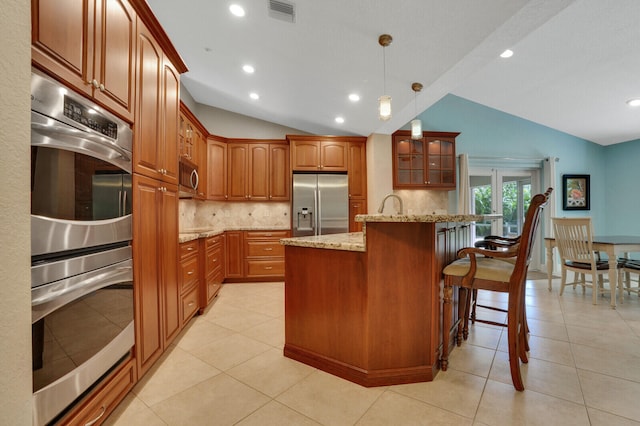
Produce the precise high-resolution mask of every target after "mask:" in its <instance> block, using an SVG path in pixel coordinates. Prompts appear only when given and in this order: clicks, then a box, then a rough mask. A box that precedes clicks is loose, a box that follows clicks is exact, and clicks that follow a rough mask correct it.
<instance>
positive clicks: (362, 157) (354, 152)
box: [348, 138, 367, 200]
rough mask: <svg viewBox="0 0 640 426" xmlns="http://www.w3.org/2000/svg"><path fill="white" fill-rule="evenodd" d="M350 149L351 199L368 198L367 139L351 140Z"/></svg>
mask: <svg viewBox="0 0 640 426" xmlns="http://www.w3.org/2000/svg"><path fill="white" fill-rule="evenodd" d="M363 139H364V138H363ZM348 149H349V151H348V154H349V163H348V166H349V167H348V174H349V199H359V200H363V199H366V198H367V154H366V139H364V140H363V141H361V142H349V145H348Z"/></svg>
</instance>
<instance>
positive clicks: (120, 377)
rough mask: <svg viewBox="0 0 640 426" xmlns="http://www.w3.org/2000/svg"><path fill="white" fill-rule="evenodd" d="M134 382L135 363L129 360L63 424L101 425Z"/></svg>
mask: <svg viewBox="0 0 640 426" xmlns="http://www.w3.org/2000/svg"><path fill="white" fill-rule="evenodd" d="M135 382H136V372H135V362H134V360H130V361H127V363H126V364H124V366H123V367H122V369H121V370H120V371H118V372H117V373H116V374H115V376H113V377H112V378H111V379H109V381H108V382H107V383H106V384H105V386H104V387H103V388H102V389H100V390H99V391H98V392H97V393H96V394H95V396H93V397H91V398H90V399H89V400H88V402H87V403H86V405H85V406H84V407H82V408H81V409H80V411H78V412H76V413H75V414H72V415H71V416H70V417H68V418H65V419H64V420H63V423H64V424H70V425H85V424H92V425H93V424H95V425H99V424H102V422H103V421H104V420H105V419H106V418H107V416H108V415H109V414H110V413H111V412H112V411H113V410H114V409H115V408H116V406H117V405H118V403H119V402H120V401H121V400H122V399H123V398H124V397H125V396H126V395H127V393H128V392H129V390H130V389H131V388H132V387H133V385H134V384H135Z"/></svg>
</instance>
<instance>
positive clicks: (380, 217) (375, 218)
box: [355, 213, 502, 223]
mask: <svg viewBox="0 0 640 426" xmlns="http://www.w3.org/2000/svg"><path fill="white" fill-rule="evenodd" d="M501 217H502V215H499V214H487V215H477V214H448V213H445V214H435V213H434V214H393V215H391V214H359V215H356V219H355V220H356V222H365V223H366V222H477V221H480V220H486V219H499V218H501Z"/></svg>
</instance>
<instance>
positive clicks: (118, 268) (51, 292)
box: [31, 259, 133, 323]
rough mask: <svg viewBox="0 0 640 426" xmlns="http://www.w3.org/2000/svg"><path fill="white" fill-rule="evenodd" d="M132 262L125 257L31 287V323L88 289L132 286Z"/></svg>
mask: <svg viewBox="0 0 640 426" xmlns="http://www.w3.org/2000/svg"><path fill="white" fill-rule="evenodd" d="M132 283H133V262H132V260H131V259H127V260H125V261H123V262H118V263H116V264H113V265H109V266H105V267H104V268H99V269H96V270H95V271H90V272H87V273H84V274H80V275H76V276H73V277H70V278H66V279H63V280H60V281H56V282H53V283H51V284H46V285H43V286H40V287H35V288H33V289H32V290H31V322H32V323H35V322H36V321H38V320H39V319H41V318H43V317H45V316H46V315H48V314H50V313H51V312H53V311H55V310H56V309H58V308H60V307H62V306H64V305H66V304H67V303H69V302H72V301H74V300H76V299H78V298H80V297H82V296H85V295H87V294H89V293H91V292H94V291H96V290H99V289H101V288H104V287H108V286H110V285H114V284H129V285H131V286H132V287H133V284H132Z"/></svg>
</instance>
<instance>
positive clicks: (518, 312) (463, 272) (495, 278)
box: [440, 188, 553, 391]
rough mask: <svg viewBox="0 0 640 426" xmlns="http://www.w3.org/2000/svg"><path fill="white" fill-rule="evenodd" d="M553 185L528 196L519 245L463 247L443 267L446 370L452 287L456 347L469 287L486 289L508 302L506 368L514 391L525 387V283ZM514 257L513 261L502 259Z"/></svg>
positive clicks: (444, 367)
mask: <svg viewBox="0 0 640 426" xmlns="http://www.w3.org/2000/svg"><path fill="white" fill-rule="evenodd" d="M552 191H553V189H552V188H549V189H548V190H547V192H545V193H544V194H538V195H536V196H534V197H533V198H532V199H531V204H530V205H529V209H528V210H527V214H526V217H525V222H524V226H523V228H522V234H521V235H520V241H519V243H518V244H515V245H513V246H512V247H510V248H507V249H506V250H504V251H496V250H487V249H484V248H479V247H468V248H463V249H461V250H460V251H459V252H458V259H457V260H455V261H454V262H452V263H450V264H449V265H447V266H446V267H445V268H444V270H443V274H444V300H443V302H444V303H443V320H442V322H443V330H444V331H443V333H442V335H443V339H442V356H441V359H440V367H441V368H442V370H443V371H446V370H447V367H448V363H449V334H450V333H449V332H450V330H451V327H452V313H453V305H452V303H451V299H452V295H453V287H454V286H457V287H459V290H460V295H459V300H460V304H459V309H458V311H459V312H458V319H457V327H458V334H457V336H456V340H457V344H458V346H459V345H460V344H461V343H462V342H461V340H462V334H463V333H462V331H461V330H462V328H463V327H465V325H466V324H468V318H469V312H468V308H469V303H468V302H463V301H464V300H468V297H469V290H474V289H479V290H489V291H497V292H501V293H506V294H507V296H508V302H507V324H506V326H507V337H508V346H509V367H510V370H511V379H512V381H513V386H514V387H515V388H516V390H519V391H522V390H524V383H523V381H522V375H521V373H520V361H522V362H524V363H526V362H528V358H527V352H526V351H527V347H528V345H527V327H526V313H525V285H526V278H527V271H528V269H529V263H530V262H531V252H532V248H533V244H534V242H535V236H536V230H537V229H538V225H539V223H540V216H541V214H542V210H543V208H544V206H546V204H547V203H548V201H549V197H550V195H551V192H552ZM509 258H514V259H515V262H505V261H504V259H509Z"/></svg>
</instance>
